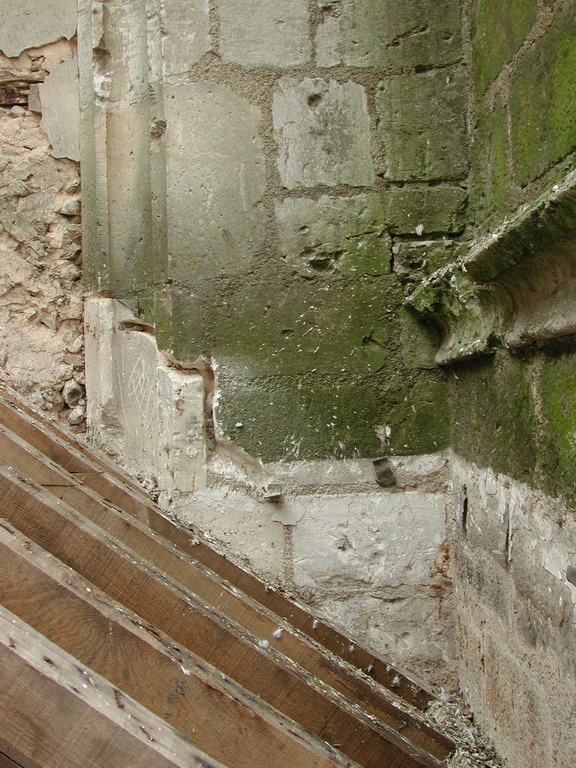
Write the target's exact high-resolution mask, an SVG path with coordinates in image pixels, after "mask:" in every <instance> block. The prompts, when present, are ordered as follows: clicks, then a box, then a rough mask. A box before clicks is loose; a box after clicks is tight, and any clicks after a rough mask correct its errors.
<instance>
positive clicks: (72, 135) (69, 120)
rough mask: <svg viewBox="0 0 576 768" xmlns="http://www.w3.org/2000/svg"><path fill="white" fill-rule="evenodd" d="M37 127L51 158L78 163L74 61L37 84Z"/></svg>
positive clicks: (76, 87) (76, 91)
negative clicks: (47, 143)
mask: <svg viewBox="0 0 576 768" xmlns="http://www.w3.org/2000/svg"><path fill="white" fill-rule="evenodd" d="M39 93H40V101H41V104H42V122H41V126H42V128H43V129H44V130H45V131H46V133H47V134H48V138H49V139H50V143H51V144H52V154H53V155H54V157H68V158H69V159H70V160H76V161H77V162H79V161H80V101H79V95H78V60H77V59H71V60H70V61H65V62H64V63H63V64H60V65H59V66H57V67H56V69H54V70H53V71H52V72H51V73H50V74H49V75H48V77H47V78H46V80H45V81H44V82H43V83H41V84H40V87H39Z"/></svg>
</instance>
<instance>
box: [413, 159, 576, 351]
mask: <svg viewBox="0 0 576 768" xmlns="http://www.w3.org/2000/svg"><path fill="white" fill-rule="evenodd" d="M406 306H408V307H409V308H410V309H411V310H412V311H414V312H416V314H417V315H418V316H419V317H420V318H421V319H422V320H423V321H425V322H433V323H435V324H436V325H437V326H438V327H439V328H440V331H441V335H442V341H441V344H440V347H439V349H438V351H437V354H436V362H437V363H439V364H440V365H445V364H449V363H452V362H456V361H458V360H463V359H466V358H470V357H473V356H477V355H486V354H490V353H491V352H492V351H493V350H494V348H495V347H497V346H501V345H503V346H505V347H508V348H517V347H522V346H526V345H529V344H533V343H537V342H540V341H544V340H547V339H552V338H559V337H563V336H568V335H570V334H574V333H575V332H576V171H572V172H570V173H569V174H568V175H567V176H566V177H565V179H564V180H563V181H562V182H561V183H559V184H555V185H554V187H552V188H551V189H550V190H548V191H547V192H546V193H545V194H543V195H541V196H540V197H539V198H537V199H536V200H535V201H534V202H533V203H531V204H530V205H528V206H524V207H522V208H520V209H519V210H518V212H517V213H516V215H515V216H514V217H512V218H511V219H508V220H506V221H504V223H503V224H502V225H501V226H500V227H499V228H498V229H497V230H496V231H494V232H492V233H491V234H490V235H488V236H487V237H484V238H482V239H479V240H477V241H474V242H472V243H471V244H465V245H463V246H462V248H461V251H460V255H459V258H458V259H457V260H456V261H455V262H454V263H453V264H451V265H449V266H447V267H444V268H442V269H440V270H438V271H437V272H435V273H434V274H432V275H430V276H429V277H427V278H426V279H425V280H423V281H422V282H421V283H420V284H419V285H418V286H417V288H416V289H415V290H414V291H413V292H412V293H411V294H410V295H409V296H408V297H407V298H406Z"/></svg>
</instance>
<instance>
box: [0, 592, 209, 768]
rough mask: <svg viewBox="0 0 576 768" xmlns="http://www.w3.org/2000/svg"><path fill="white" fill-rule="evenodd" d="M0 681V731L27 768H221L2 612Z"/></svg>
mask: <svg viewBox="0 0 576 768" xmlns="http://www.w3.org/2000/svg"><path fill="white" fill-rule="evenodd" d="M0 680H1V681H2V686H1V689H0V732H1V733H2V738H3V739H4V741H5V742H7V743H8V744H9V745H10V750H11V751H12V752H13V754H18V755H19V756H20V759H21V760H22V762H26V763H27V764H28V765H38V766H41V768H102V766H106V768H126V767H127V766H130V768H223V766H222V764H221V763H218V762H216V761H215V760H212V759H211V758H209V757H208V756H207V755H205V754H203V753H201V752H199V751H198V750H196V749H195V748H194V747H193V746H192V745H191V744H190V743H189V742H187V741H186V740H185V739H184V738H183V737H182V735H181V734H179V733H178V732H176V731H174V730H173V729H172V728H170V726H168V725H167V724H166V723H164V722H163V721H162V720H160V719H159V718H158V717H156V716H155V715H153V714H152V713H150V712H149V711H148V710H146V709H145V708H144V707H142V706H141V705H139V704H138V703H137V702H135V701H134V700H132V699H130V698H129V697H128V696H126V694H124V693H122V692H121V691H120V690H119V689H118V688H116V687H115V686H113V685H111V684H110V683H109V682H108V681H107V680H105V679H104V678H102V677H100V676H99V675H98V674H96V673H95V672H94V671H93V670H91V669H88V668H86V667H83V666H81V665H80V664H79V662H78V661H77V660H75V659H73V658H72V657H71V656H69V654H66V653H65V652H63V651H62V650H61V649H60V648H58V647H57V646H55V645H54V644H53V643H50V642H49V641H47V640H46V638H44V637H43V636H42V635H40V634H39V633H37V632H35V631H34V630H33V629H32V628H31V627H30V626H29V625H27V624H25V623H24V622H22V621H21V620H19V619H18V618H17V617H16V616H14V614H12V613H10V612H8V611H7V610H6V609H5V608H2V607H1V606H0ZM22 762H21V763H20V765H22ZM1 765H2V762H1V761H0V766H1ZM5 765H8V766H10V765H11V766H15V765H18V763H14V762H12V761H10V762H6V763H5Z"/></svg>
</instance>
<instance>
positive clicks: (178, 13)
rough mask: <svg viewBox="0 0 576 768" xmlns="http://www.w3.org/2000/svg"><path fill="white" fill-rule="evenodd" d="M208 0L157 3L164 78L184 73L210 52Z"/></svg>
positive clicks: (178, 0)
mask: <svg viewBox="0 0 576 768" xmlns="http://www.w3.org/2000/svg"><path fill="white" fill-rule="evenodd" d="M209 12H210V9H209V3H208V0H186V2H183V0H161V3H160V13H161V23H162V30H163V35H162V67H163V70H164V74H165V75H166V76H168V77H170V76H171V75H179V74H183V73H184V72H187V71H188V70H189V69H190V67H191V65H192V64H195V63H196V62H198V61H199V60H200V59H201V58H202V56H203V55H204V54H205V53H207V52H208V51H209V50H210V47H211V41H210V16H209Z"/></svg>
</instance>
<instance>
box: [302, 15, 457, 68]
mask: <svg viewBox="0 0 576 768" xmlns="http://www.w3.org/2000/svg"><path fill="white" fill-rule="evenodd" d="M318 5H319V6H320V8H321V9H322V10H323V11H324V21H323V22H322V23H321V24H320V26H319V28H318V32H317V36H316V50H317V55H316V60H317V63H318V65H319V66H321V67H332V66H335V65H337V64H346V65H348V66H351V67H385V68H387V69H388V68H400V67H415V66H432V65H434V66H444V65H446V64H453V63H454V62H456V61H458V60H459V59H460V58H461V56H462V51H461V37H460V7H459V4H458V2H456V1H455V0H440V2H434V3H425V2H422V0H409V1H408V2H403V3H402V4H398V3H397V2H395V1H394V0H338V2H326V0H318Z"/></svg>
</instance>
